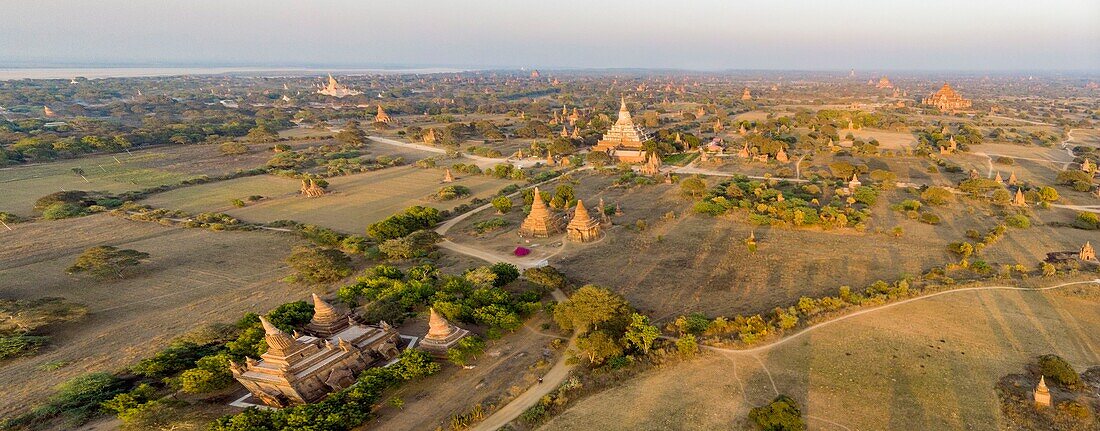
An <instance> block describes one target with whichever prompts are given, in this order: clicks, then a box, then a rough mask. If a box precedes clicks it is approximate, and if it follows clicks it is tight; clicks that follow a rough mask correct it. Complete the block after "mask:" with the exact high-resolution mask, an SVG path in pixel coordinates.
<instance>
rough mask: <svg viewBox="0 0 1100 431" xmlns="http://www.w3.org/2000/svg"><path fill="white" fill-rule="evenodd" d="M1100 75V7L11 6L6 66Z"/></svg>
mask: <svg viewBox="0 0 1100 431" xmlns="http://www.w3.org/2000/svg"><path fill="white" fill-rule="evenodd" d="M74 63H83V64H109V63H116V64H117V63H132V64H141V65H147V64H201V65H227V66H236V65H246V66H257V65H278V66H321V67H324V66H332V67H336V66H357V67H369V66H379V65H405V66H429V65H435V66H458V67H538V68H547V69H548V68H608V67H611V68H618V67H660V68H683V69H840V70H846V69H848V68H856V69H861V70H870V69H877V70H897V69H907V70H1087V71H1100V0H1030V1H1019V0H950V1H945V0H898V1H891V0H832V1H824V0H757V1H751V2H750V1H737V0H725V1H722V0H707V1H702V0H700V1H689V0H681V1H661V2H657V1H645V0H631V1H620V0H612V1H607V0H587V1H576V0H538V1H536V0H464V1H461V0H460V1H453V0H452V1H442V0H440V1H427V0H216V1H215V0H0V66H12V65H17V66H18V65H31V64H33V65H62V64H74Z"/></svg>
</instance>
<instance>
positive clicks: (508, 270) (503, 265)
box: [489, 262, 519, 287]
mask: <svg viewBox="0 0 1100 431" xmlns="http://www.w3.org/2000/svg"><path fill="white" fill-rule="evenodd" d="M489 269H490V270H492V271H493V273H494V274H496V276H497V277H496V281H495V282H493V286H496V287H503V286H505V285H507V284H508V283H511V282H513V281H516V279H517V278H519V268H516V266H515V265H512V264H510V263H507V262H497V263H494V264H493V266H490V267H489Z"/></svg>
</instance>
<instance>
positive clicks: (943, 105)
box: [921, 82, 971, 111]
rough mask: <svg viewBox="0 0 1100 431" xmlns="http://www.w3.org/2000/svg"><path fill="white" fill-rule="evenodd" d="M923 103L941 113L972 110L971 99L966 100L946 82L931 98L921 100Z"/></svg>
mask: <svg viewBox="0 0 1100 431" xmlns="http://www.w3.org/2000/svg"><path fill="white" fill-rule="evenodd" d="M921 103H923V104H924V105H927V106H933V107H935V108H937V109H939V110H941V111H957V110H960V109H967V108H970V105H971V102H970V100H969V99H964V98H963V97H962V96H960V95H959V93H958V92H957V91H955V89H954V88H951V85H950V84H948V83H946V82H945V83H943V87H940V89H939V91H936V92H935V93H932V95H931V96H928V97H925V98H924V99H923V100H921Z"/></svg>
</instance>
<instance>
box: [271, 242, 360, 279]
mask: <svg viewBox="0 0 1100 431" xmlns="http://www.w3.org/2000/svg"><path fill="white" fill-rule="evenodd" d="M286 262H287V264H289V265H290V266H291V267H292V268H294V270H295V271H297V272H298V278H299V279H300V280H303V281H308V282H313V283H328V282H332V281H336V280H339V279H341V278H344V277H347V276H348V275H350V274H351V259H350V258H348V256H347V255H346V254H344V252H342V251H340V250H335V249H331V248H320V247H304V246H297V247H294V251H293V252H292V253H291V254H290V257H287V258H286Z"/></svg>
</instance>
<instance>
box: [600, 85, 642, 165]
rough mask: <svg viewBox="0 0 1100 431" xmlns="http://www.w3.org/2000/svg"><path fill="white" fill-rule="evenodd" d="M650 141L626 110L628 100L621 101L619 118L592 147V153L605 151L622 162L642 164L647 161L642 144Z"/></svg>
mask: <svg viewBox="0 0 1100 431" xmlns="http://www.w3.org/2000/svg"><path fill="white" fill-rule="evenodd" d="M647 140H649V136H648V135H646V133H645V130H643V129H642V128H641V127H638V126H636V125H635V124H634V120H633V119H632V118H630V111H628V110H627V109H626V99H625V98H623V99H620V101H619V118H618V120H616V121H615V124H613V125H612V126H611V128H610V129H609V130H608V131H607V133H604V135H603V138H602V139H600V141H599V142H597V143H596V146H594V147H592V151H604V152H607V153H608V154H609V155H611V156H612V157H614V158H616V159H618V160H619V161H620V162H626V163H641V162H644V161H645V149H644V148H643V147H642V142H645V141H647Z"/></svg>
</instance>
